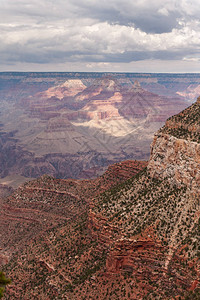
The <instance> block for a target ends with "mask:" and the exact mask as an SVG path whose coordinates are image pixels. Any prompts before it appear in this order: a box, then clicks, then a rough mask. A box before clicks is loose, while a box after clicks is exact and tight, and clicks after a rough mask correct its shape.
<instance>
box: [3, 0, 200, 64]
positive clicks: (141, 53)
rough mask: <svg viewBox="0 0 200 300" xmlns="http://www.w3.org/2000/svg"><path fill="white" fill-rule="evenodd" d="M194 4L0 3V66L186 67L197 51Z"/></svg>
mask: <svg viewBox="0 0 200 300" xmlns="http://www.w3.org/2000/svg"><path fill="white" fill-rule="evenodd" d="M197 2H198V1H197V0H193V2H192V3H191V1H189V0H180V1H177V0H167V1H165V2H163V1H161V0H157V1H155V0H154V1H147V0H135V1H132V0H123V1H121V0H110V1H107V0H106V1H105V0H101V2H99V1H96V0H84V1H82V0H68V1H64V0H57V1H52V0H48V1H47V0H40V1H38V0H32V1H31V2H30V1H28V0H14V1H7V2H6V1H1V0H0V20H1V21H0V57H1V62H0V63H1V64H4V65H6V64H7V65H8V64H13V65H14V64H19V63H31V64H43V65H44V64H51V63H53V64H54V63H55V64H56V63H57V64H61V63H63V64H64V63H67V62H71V63H78V62H85V63H86V65H87V66H90V65H91V64H92V63H96V64H97V65H98V63H99V67H100V66H106V67H107V66H108V64H109V63H130V62H133V61H141V62H142V61H143V60H147V59H149V60H182V61H187V62H189V61H192V60H193V59H196V58H197V57H198V56H199V51H200V22H199V14H200V8H199V4H198V3H197ZM92 65H93V64H92Z"/></svg>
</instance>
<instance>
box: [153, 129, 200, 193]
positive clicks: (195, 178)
mask: <svg viewBox="0 0 200 300" xmlns="http://www.w3.org/2000/svg"><path fill="white" fill-rule="evenodd" d="M148 170H149V172H150V174H151V176H152V177H157V178H159V179H161V178H167V179H168V180H169V181H170V182H171V183H172V184H177V185H180V184H181V183H184V184H186V185H187V186H188V187H189V188H190V189H191V190H192V191H194V190H195V191H198V190H199V186H200V144H198V143H195V142H191V141H187V140H184V139H177V138H176V137H174V136H171V135H168V134H158V135H156V136H155V137H154V141H153V143H152V150H151V158H150V161H149V164H148Z"/></svg>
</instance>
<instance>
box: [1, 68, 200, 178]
mask: <svg viewBox="0 0 200 300" xmlns="http://www.w3.org/2000/svg"><path fill="white" fill-rule="evenodd" d="M199 87H200V78H199V75H198V74H136V73H135V74H134V73H133V74H131V73H126V74H122V73H112V74H111V73H109V74H108V73H0V116H1V120H0V125H1V131H0V161H1V166H0V177H1V178H7V176H11V178H12V176H15V178H16V175H18V176H23V177H27V178H34V177H38V176H41V175H42V174H45V173H47V174H50V175H53V176H55V177H58V178H70V177H72V178H90V177H94V176H96V175H98V174H100V173H101V172H102V171H103V170H104V169H105V168H106V167H107V166H108V165H109V164H110V163H113V162H118V161H121V160H125V159H140V160H145V159H148V158H149V153H150V143H151V141H152V137H153V134H154V132H155V131H156V130H157V129H158V128H160V127H161V126H162V125H163V124H164V122H165V120H166V119H167V118H168V117H170V116H172V115H174V114H175V113H178V112H179V111H181V110H182V109H183V108H185V107H186V106H188V104H189V103H190V102H193V101H194V99H196V97H197V95H198V91H199ZM9 178H10V177H9ZM19 178H21V177H19ZM1 182H2V181H1ZM5 182H6V181H5Z"/></svg>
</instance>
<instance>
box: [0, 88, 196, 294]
mask: <svg viewBox="0 0 200 300" xmlns="http://www.w3.org/2000/svg"><path fill="white" fill-rule="evenodd" d="M134 88H137V89H140V86H139V85H138V83H136V87H134ZM199 122H200V101H199V98H198V99H197V101H196V102H195V103H194V104H192V105H190V106H189V107H188V108H186V109H185V110H183V111H182V112H180V113H179V114H177V115H175V116H172V117H170V118H169V119H168V120H167V121H166V123H165V125H164V126H163V127H162V128H161V129H159V130H158V131H157V132H156V134H155V137H154V140H153V142H152V144H151V155H150V159H149V162H145V161H136V160H128V161H125V162H119V163H116V164H114V165H112V166H110V167H109V168H108V170H107V171H106V172H105V173H104V174H102V175H101V176H100V177H98V178H96V179H85V180H75V179H55V178H53V177H51V176H49V175H43V176H42V177H40V178H38V179H35V180H32V181H30V182H26V183H25V184H23V185H21V186H20V187H19V188H18V189H17V190H15V191H14V193H12V194H11V195H10V196H8V197H6V198H1V200H0V205H1V210H0V216H1V217H0V222H1V223H0V224H1V228H2V229H3V230H2V231H1V236H0V248H1V249H0V263H1V265H2V268H3V270H4V271H5V272H6V274H7V275H8V276H9V277H11V279H12V284H11V285H9V286H8V287H7V288H6V293H5V299H24V300H26V299H27V300H28V299H45V300H46V299H74V300H75V299H112V300H114V299H123V300H125V299H195V300H198V299H199V296H200V285H199V283H200V282H199V278H200V276H199V275H200V264H199V262H200V261H199V258H200V252H199V232H200V230H199V229H200V228H199V226H200V218H199V217H200V207H199V197H200V189H199V186H200V184H199V183H200V182H199V180H200V176H199V175H200V152H199V151H200V147H199V134H198V132H197V131H196V129H198V126H199ZM11 220H12V222H10V221H11Z"/></svg>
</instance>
